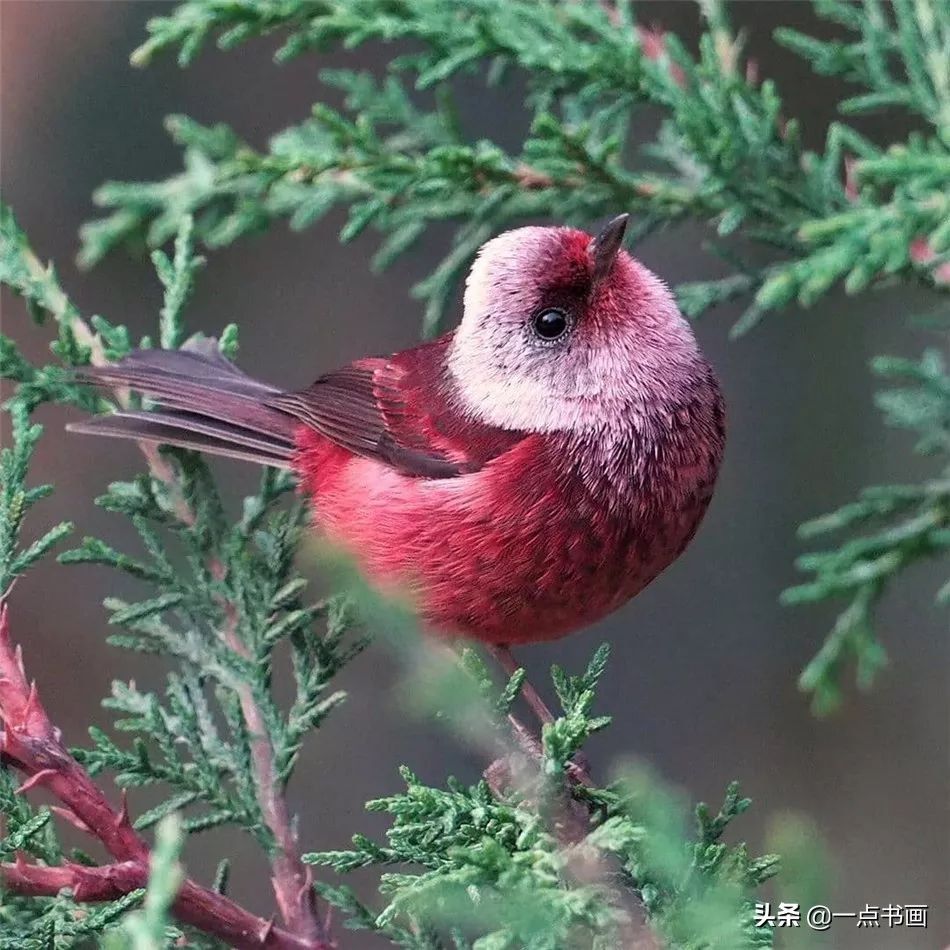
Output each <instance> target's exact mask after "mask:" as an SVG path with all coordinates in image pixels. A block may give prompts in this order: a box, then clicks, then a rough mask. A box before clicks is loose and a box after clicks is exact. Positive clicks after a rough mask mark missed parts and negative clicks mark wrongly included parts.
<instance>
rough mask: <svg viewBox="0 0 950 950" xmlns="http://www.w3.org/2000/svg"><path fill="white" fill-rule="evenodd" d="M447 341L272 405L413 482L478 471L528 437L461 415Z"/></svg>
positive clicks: (325, 379)
mask: <svg viewBox="0 0 950 950" xmlns="http://www.w3.org/2000/svg"><path fill="white" fill-rule="evenodd" d="M449 339H450V338H449V337H443V338H441V339H439V340H435V341H433V342H431V343H425V344H423V345H421V346H418V347H415V348H413V349H411V350H406V351H404V352H402V353H398V354H397V355H396V356H393V357H391V358H389V359H382V358H373V359H362V360H357V361H355V362H353V363H350V364H349V365H347V366H344V367H342V368H341V369H338V370H336V371H335V372H332V373H329V374H328V375H326V376H322V377H320V379H318V380H317V381H316V382H315V383H313V385H311V386H309V387H307V388H306V389H303V390H300V391H298V392H293V393H281V394H280V395H277V396H273V397H271V398H269V399H268V400H267V402H268V404H269V405H272V406H274V407H275V408H277V409H281V410H283V411H284V412H287V413H289V414H290V415H293V416H295V417H296V418H297V419H299V420H300V421H301V422H302V423H304V424H305V425H308V426H310V427H311V428H313V429H315V430H316V431H317V432H319V433H320V434H321V435H323V436H325V437H326V438H328V439H330V440H331V441H332V442H335V443H337V444H338V445H341V446H343V447H344V448H346V449H349V450H350V451H351V452H354V453H356V454H357V455H362V456H366V457H369V458H375V459H378V460H379V461H381V462H385V463H386V464H387V465H391V466H392V467H393V468H396V469H398V470H399V471H401V472H404V473H405V474H407V475H414V476H423V477H427V478H453V477H455V476H458V475H463V474H466V473H469V472H474V471H477V470H478V469H480V468H481V467H482V466H484V465H485V464H487V463H488V462H489V461H491V459H493V458H496V457H497V456H498V455H500V454H502V453H503V452H506V451H507V450H508V449H510V448H511V447H512V446H514V445H516V444H517V443H518V442H520V441H521V440H522V439H523V438H524V437H525V433H523V432H514V431H510V430H507V429H500V428H497V427H494V426H490V425H485V424H482V423H479V422H477V421H474V420H472V419H471V418H469V417H468V416H467V415H465V414H463V413H462V412H461V411H460V410H459V408H458V407H457V405H456V404H455V403H454V401H453V399H452V396H451V388H450V386H449V384H448V382H447V380H446V378H445V355H446V352H445V351H446V347H447V346H448V343H449Z"/></svg>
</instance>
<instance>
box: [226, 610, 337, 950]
mask: <svg viewBox="0 0 950 950" xmlns="http://www.w3.org/2000/svg"><path fill="white" fill-rule="evenodd" d="M224 606H225V615H226V617H227V623H226V626H225V629H224V631H223V633H222V636H223V639H224V641H225V642H226V643H227V645H228V646H229V647H230V648H231V649H232V650H234V651H235V653H237V654H239V655H240V656H243V657H244V658H246V659H247V658H249V653H248V650H247V647H246V646H245V645H244V643H243V642H242V641H241V638H240V636H239V635H238V632H237V616H236V614H235V612H234V608H233V606H232V605H230V604H225V605H224ZM237 693H238V699H239V701H240V703H241V712H242V714H243V716H244V721H245V722H246V723H247V729H248V735H249V741H250V745H251V767H252V769H253V770H254V779H255V783H256V785H257V799H258V802H259V804H260V806H261V813H262V814H263V816H264V822H265V824H266V825H267V827H268V828H269V829H270V832H271V834H272V835H273V836H274V843H275V845H276V851H275V853H274V855H273V857H272V858H271V870H272V871H273V874H272V877H271V884H272V885H273V888H274V896H275V897H276V898H277V905H278V907H279V908H280V915H281V917H282V918H283V921H284V923H285V924H286V925H287V927H288V928H289V929H290V930H292V931H293V932H294V933H295V934H297V935H299V936H301V937H306V938H307V939H308V940H312V941H320V940H323V939H325V930H324V925H323V923H322V922H321V920H320V917H319V915H318V913H317V906H316V898H315V895H314V890H313V873H312V871H311V869H310V867H309V866H308V865H306V864H304V863H303V861H301V860H300V851H299V849H298V847H297V835H296V832H295V831H294V827H293V822H292V821H291V819H290V813H289V811H288V809H287V799H286V798H285V796H284V791H283V788H282V787H281V783H280V779H279V777H278V775H277V770H276V767H275V763H274V748H273V745H272V743H271V740H270V737H269V734H268V731H267V726H266V724H265V722H264V714H263V712H262V711H261V709H260V706H259V705H258V704H257V701H256V700H255V698H254V691H253V690H252V689H251V687H250V685H248V684H243V685H241V686H239V687H238V690H237Z"/></svg>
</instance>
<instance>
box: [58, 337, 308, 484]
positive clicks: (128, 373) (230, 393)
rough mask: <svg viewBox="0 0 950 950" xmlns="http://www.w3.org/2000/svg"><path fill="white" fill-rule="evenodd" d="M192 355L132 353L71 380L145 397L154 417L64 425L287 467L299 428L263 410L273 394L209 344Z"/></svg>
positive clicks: (132, 414)
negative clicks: (153, 409)
mask: <svg viewBox="0 0 950 950" xmlns="http://www.w3.org/2000/svg"><path fill="white" fill-rule="evenodd" d="M206 344H207V345H202V346H201V348H198V347H196V348H195V349H192V350H133V351H132V352H131V353H129V354H128V356H126V357H125V358H124V359H123V360H121V361H120V362H118V363H111V364H109V365H106V366H97V367H88V368H84V369H83V370H82V372H81V373H79V374H78V378H79V379H80V380H81V381H83V382H87V383H92V384H94V385H98V386H104V387H109V388H112V389H121V388H128V389H131V390H134V391H136V392H139V393H142V394H143V395H145V396H148V397H149V398H150V399H151V400H152V402H154V403H155V405H156V407H157V408H156V410H155V411H148V412H147V411H132V410H128V411H125V410H123V411H120V412H114V413H110V414H106V415H101V416H95V417H94V418H92V419H89V420H86V421H84V422H76V423H72V424H71V425H69V426H68V428H69V430H70V431H71V432H83V433H89V434H91V435H107V436H113V437H115V438H120V439H135V440H136V441H140V442H160V443H162V444H164V445H176V446H180V447H181V448H186V449H197V450H198V451H201V452H209V453H211V454H214V455H226V456H229V457H231V458H239V459H244V460H246V461H251V462H257V463H258V464H260V465H270V466H274V467H277V468H288V467H289V466H290V462H291V460H292V458H293V456H294V451H295V449H294V430H295V429H296V428H297V426H298V425H299V422H298V421H297V420H296V419H294V418H293V417H292V416H290V415H288V414H287V413H286V412H284V411H282V410H281V409H278V408H276V407H275V406H273V405H271V404H270V400H271V399H273V397H275V396H278V395H280V393H281V390H280V389H277V388H276V387H274V386H269V385H268V384H266V383H260V382H257V381H256V380H253V379H251V378H250V377H249V376H246V375H245V374H244V373H242V372H241V371H240V370H239V369H238V368H237V367H236V366H235V365H234V364H233V363H231V362H230V361H229V360H227V359H225V357H224V356H222V355H221V353H220V351H219V350H218V348H217V345H216V343H215V342H214V341H211V340H209V341H206Z"/></svg>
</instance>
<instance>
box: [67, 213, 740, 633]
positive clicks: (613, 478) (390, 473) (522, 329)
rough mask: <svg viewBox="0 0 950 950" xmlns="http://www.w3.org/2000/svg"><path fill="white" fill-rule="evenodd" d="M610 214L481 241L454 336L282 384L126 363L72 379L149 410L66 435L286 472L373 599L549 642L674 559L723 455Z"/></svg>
mask: <svg viewBox="0 0 950 950" xmlns="http://www.w3.org/2000/svg"><path fill="white" fill-rule="evenodd" d="M625 221H626V219H625V216H623V217H622V218H618V219H615V220H614V221H613V222H611V223H610V224H609V225H608V226H607V227H606V228H605V229H604V230H603V231H602V232H601V233H600V234H599V235H598V236H597V237H596V238H593V239H592V238H591V236H590V235H588V234H586V233H585V232H583V231H578V230H575V229H570V228H523V229H519V230H516V231H511V232H507V233H506V234H504V235H501V236H500V237H499V238H496V239H495V240H493V241H491V242H489V243H488V244H487V245H486V246H485V247H484V248H483V249H482V251H481V253H480V255H479V257H478V259H477V261H476V263H475V265H474V266H473V269H472V273H471V274H470V276H469V280H468V284H467V289H466V294H465V312H464V316H463V319H462V323H461V325H460V326H459V328H458V329H457V330H455V331H453V332H450V333H448V334H445V335H444V336H442V337H440V338H439V339H438V340H435V341H433V342H430V343H424V344H421V345H420V346H417V347H414V348H412V349H409V350H406V351H403V352H401V353H397V354H395V355H393V356H391V357H388V358H381V357H374V358H368V359H361V360H356V361H355V362H353V363H351V364H349V365H348V366H345V367H343V368H341V369H339V370H337V371H335V372H332V373H329V374H327V375H325V376H323V377H321V378H320V379H318V380H317V381H316V382H315V383H313V384H312V385H311V386H310V387H307V388H306V389H303V390H299V391H296V392H284V391H282V390H280V389H279V388H277V387H273V386H269V385H267V384H263V383H258V382H256V381H254V380H251V379H250V378H249V377H247V376H245V375H244V374H243V373H241V372H240V371H239V370H237V369H236V367H234V366H233V364H231V363H229V362H228V361H226V360H224V359H223V357H221V356H220V354H217V353H216V352H208V351H205V352H190V353H189V352H165V351H137V352H135V353H133V354H131V355H130V356H129V357H128V358H127V359H126V360H124V361H123V362H121V363H119V364H116V365H114V366H106V367H101V368H97V369H95V370H92V371H91V372H90V373H89V377H90V378H91V379H92V380H93V381H95V382H97V383H99V384H103V385H114V386H120V385H121V386H131V387H132V388H135V389H138V390H140V391H141V392H143V393H145V394H147V395H149V396H150V397H152V398H153V399H154V401H155V402H156V403H157V406H158V411H156V412H149V413H145V412H142V413H117V414H113V415H111V416H105V417H101V418H98V419H94V420H91V421H89V422H86V423H83V424H81V425H80V426H77V427H76V428H79V429H80V430H81V431H87V432H95V433H98V434H108V435H121V436H125V437H130V438H138V439H149V440H152V441H160V442H165V443H169V444H177V445H185V446H187V447H191V448H199V449H204V450H206V451H211V452H216V453H219V454H230V455H237V456H239V457H242V458H251V459H253V460H255V461H258V462H261V463H262V464H269V465H281V466H284V467H290V468H292V469H293V470H294V471H295V472H296V473H297V475H298V477H299V480H300V484H301V487H302V489H303V490H305V491H306V492H307V493H309V495H310V497H311V498H312V500H313V519H314V523H315V526H316V527H317V528H318V529H319V531H320V532H321V533H322V534H323V535H324V536H325V537H327V538H328V539H329V540H330V541H331V542H333V543H335V544H337V545H340V546H342V547H343V548H345V549H346V550H348V551H350V552H352V554H353V555H354V557H355V558H356V559H357V561H358V562H359V564H360V565H361V566H362V567H363V569H364V570H365V571H366V573H367V574H368V576H369V577H370V578H371V579H372V580H373V581H375V583H377V584H378V585H379V586H380V587H381V588H383V589H384V590H393V589H399V588H404V587H407V588H409V589H410V590H411V591H412V593H413V595H414V597H415V600H416V602H417V604H418V606H419V608H420V611H421V615H422V617H423V618H424V620H425V621H426V622H427V624H428V625H429V626H430V627H431V628H432V629H433V630H435V631H438V632H440V633H445V634H449V635H461V636H468V637H473V638H476V639H480V640H483V641H486V642H490V643H495V644H511V643H524V642H530V641H536V640H545V639H551V638H554V637H559V636H562V635H564V634H566V633H569V632H571V631H572V630H574V629H577V628H578V627H580V626H583V625H585V624H587V623H590V622H592V621H594V620H596V619H598V618H599V617H602V616H604V615H605V614H607V613H609V612H611V611H612V610H614V609H616V608H617V607H619V606H620V605H621V604H623V603H624V602H625V601H627V600H628V599H629V598H631V597H632V596H634V595H635V594H636V593H637V592H638V591H640V590H641V589H642V588H643V587H644V586H645V585H646V584H648V583H649V582H650V581H651V580H652V579H653V578H654V577H656V575H657V574H659V573H660V572H661V571H662V570H663V569H664V568H665V567H667V566H668V565H669V564H670V563H671V562H672V561H673V560H674V559H675V558H676V557H677V556H678V555H679V554H680V553H681V551H682V550H683V549H684V548H685V546H686V545H687V543H688V542H689V540H690V539H691V538H692V536H693V534H694V533H695V531H696V528H697V527H698V525H699V522H700V520H701V518H702V515H703V513H704V512H705V510H706V507H707V505H708V503H709V499H710V497H711V494H712V490H713V485H714V482H715V478H716V474H717V472H718V468H719V463H720V460H721V456H722V449H723V440H724V426H723V406H722V399H721V395H720V392H719V387H718V384H717V382H716V378H715V375H714V374H713V372H712V370H711V369H710V367H709V365H708V363H707V362H706V360H705V359H704V358H703V357H702V355H701V354H700V352H699V349H698V347H697V346H696V343H695V340H694V338H693V335H692V332H691V330H690V329H689V327H688V325H687V324H686V322H685V321H684V320H683V318H682V317H681V316H680V314H679V312H678V310H677V309H676V307H675V304H674V303H673V301H672V297H671V296H670V294H669V292H668V291H667V289H666V288H665V286H664V285H663V284H662V283H661V282H660V281H659V280H658V279H657V278H656V277H655V276H654V275H653V274H651V273H650V272H649V271H647V270H646V268H644V267H643V266H642V265H640V264H639V263H638V262H636V261H635V260H634V259H633V258H631V257H630V256H629V255H628V254H626V252H624V251H622V250H619V245H620V239H621V238H622V234H623V228H624V226H625ZM539 321H546V322H545V324H544V325H543V326H541V325H540V323H539ZM552 331H561V332H560V333H559V335H558V336H556V337H553V338H550V337H551V334H552Z"/></svg>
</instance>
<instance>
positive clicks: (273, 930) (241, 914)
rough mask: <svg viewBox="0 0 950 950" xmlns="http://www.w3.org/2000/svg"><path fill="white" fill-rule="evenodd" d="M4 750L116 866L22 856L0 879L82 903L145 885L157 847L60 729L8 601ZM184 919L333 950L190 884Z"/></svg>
mask: <svg viewBox="0 0 950 950" xmlns="http://www.w3.org/2000/svg"><path fill="white" fill-rule="evenodd" d="M0 723H2V726H3V732H2V734H0V753H2V755H3V758H4V759H5V760H6V761H7V762H8V763H9V764H10V765H12V766H13V767H14V768H16V769H17V770H18V771H19V772H21V773H22V774H23V775H24V776H25V777H26V779H27V782H26V783H25V785H24V790H25V791H28V790H29V789H30V788H35V787H37V786H42V787H43V788H44V789H45V790H47V791H48V792H49V793H51V794H52V795H53V796H55V797H56V799H57V800H58V801H59V802H60V804H61V806H62V807H63V808H64V809H66V810H67V811H68V813H69V815H70V816H71V817H72V818H73V819H75V821H74V823H78V824H79V826H80V827H82V828H83V829H85V830H86V831H87V832H88V833H89V834H91V835H93V836H94V837H95V838H97V839H98V840H99V841H100V842H101V843H102V845H103V846H104V847H105V849H106V851H107V852H108V853H109V855H110V856H111V857H112V858H113V859H115V862H116V863H114V864H112V865H106V866H104V867H97V868H89V867H86V866H85V865H79V864H70V863H66V864H63V865H60V866H58V867H43V866H39V865H31V864H28V863H26V862H25V860H24V859H22V858H19V859H18V860H17V861H16V862H14V863H13V864H3V865H0V878H2V880H3V882H4V884H5V886H7V887H8V888H11V889H12V890H14V891H15V892H17V893H22V894H33V895H52V894H56V893H58V892H59V891H60V890H61V889H62V888H63V887H69V888H70V890H71V891H72V893H73V896H74V898H75V899H76V900H77V901H104V900H114V899H116V898H118V897H121V896H125V895H127V894H130V893H132V892H133V891H136V890H138V889H139V888H142V887H144V886H145V883H146V882H147V880H148V862H149V857H150V851H149V846H148V844H147V843H146V841H145V839H144V838H142V837H141V836H140V835H139V834H138V833H136V831H135V830H134V828H133V826H132V821H131V818H130V816H129V812H128V808H127V805H126V802H125V800H124V799H123V803H122V806H121V808H118V809H116V808H115V807H114V806H112V805H110V804H109V802H108V800H107V799H106V796H105V794H104V793H103V792H102V790H101V789H100V788H99V787H98V786H97V785H96V784H95V783H94V782H93V781H92V779H91V778H90V776H89V774H88V773H87V772H86V770H85V769H84V768H83V767H82V766H81V765H80V764H79V763H78V762H77V761H76V759H75V758H73V756H72V755H71V754H70V753H69V752H68V751H67V749H66V747H65V746H64V745H63V743H62V739H61V736H60V732H59V730H58V729H57V728H56V727H55V726H54V725H53V724H52V722H51V721H50V718H49V716H48V714H47V712H46V710H45V708H44V707H43V705H42V703H41V701H40V698H39V694H38V692H37V689H36V685H35V683H32V682H30V680H29V679H28V678H27V675H26V670H25V669H24V666H23V658H22V654H21V653H20V650H19V648H17V647H14V645H13V640H12V637H11V632H10V616H9V607H8V604H7V602H6V600H5V599H3V600H0ZM174 912H175V914H176V916H177V917H178V918H179V919H180V920H181V921H182V922H183V923H187V924H191V925H192V926H195V927H197V928H199V929H200V930H202V931H204V932H205V933H208V934H211V935H212V936H216V937H218V938H219V939H221V940H223V941H225V942H226V943H228V944H229V945H231V946H234V947H237V948H239V950H259V948H274V950H329V947H330V945H329V944H327V943H325V942H324V941H323V940H322V938H308V937H307V936H305V935H297V934H294V933H292V932H290V931H287V930H283V929H282V928H280V927H277V926H275V925H274V923H273V921H267V920H264V919H262V918H259V917H255V916H254V915H253V914H250V913H248V912H247V911H245V910H243V909H242V908H241V907H239V906H238V905H237V904H235V903H234V902H233V901H231V900H229V899H228V898H226V897H224V896H223V895H221V894H217V893H215V892H214V891H210V890H208V889H207V888H204V887H202V886H200V885H199V884H196V883H194V882H193V881H185V882H183V883H182V885H181V888H180V890H179V892H178V896H177V898H176V899H175V902H174Z"/></svg>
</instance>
